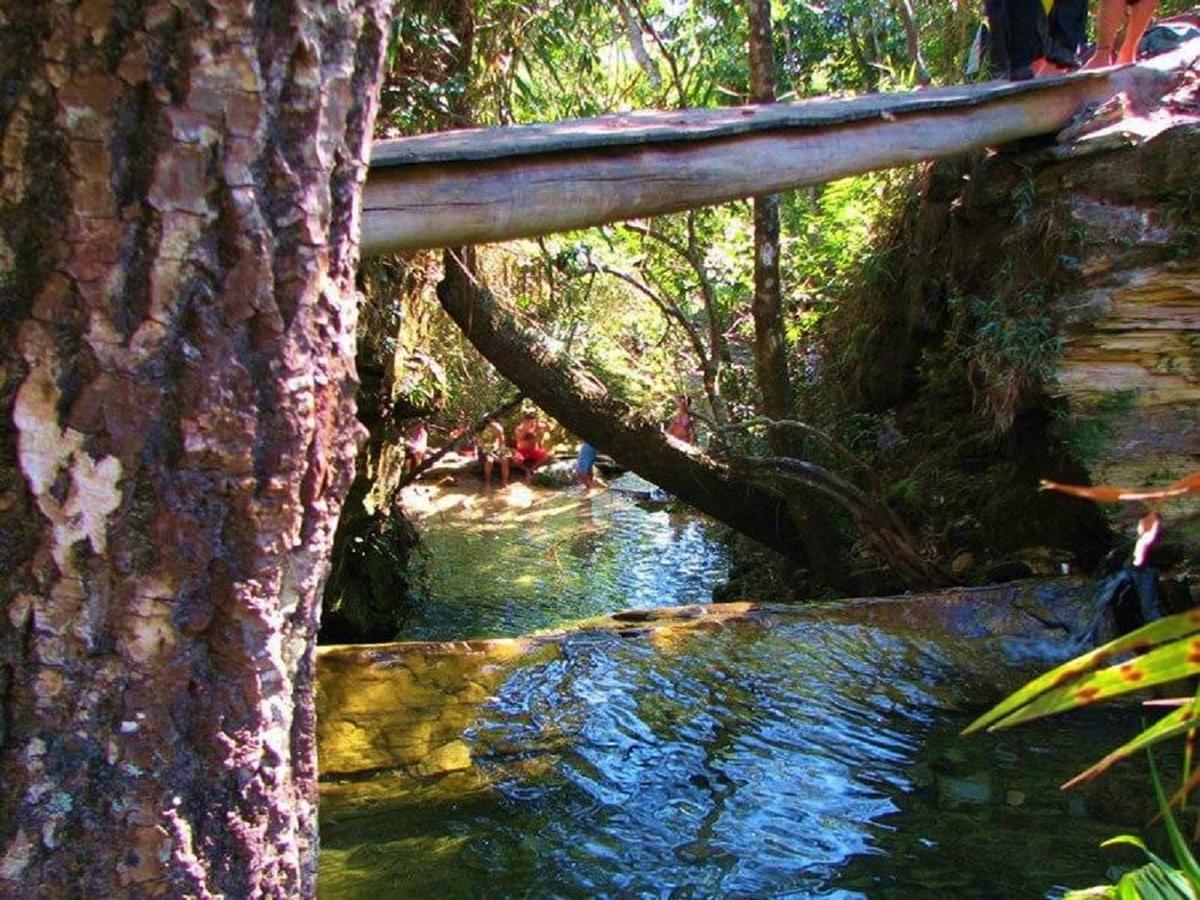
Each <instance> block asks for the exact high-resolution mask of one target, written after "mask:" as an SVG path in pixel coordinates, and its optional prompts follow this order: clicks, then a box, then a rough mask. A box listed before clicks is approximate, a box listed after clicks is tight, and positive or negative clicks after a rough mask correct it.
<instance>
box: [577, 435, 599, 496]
mask: <svg viewBox="0 0 1200 900" xmlns="http://www.w3.org/2000/svg"><path fill="white" fill-rule="evenodd" d="M598 453H599V451H598V450H596V448H595V447H594V446H592V445H591V444H589V443H588V442H587V441H584V442H583V443H582V444H580V445H579V456H578V457H577V458H576V459H575V480H576V481H578V482H579V483H580V484H582V485H583V489H584V491H585V492H586V491H590V490H591V489H592V486H593V485H594V484H595V483H596V456H597V454H598Z"/></svg>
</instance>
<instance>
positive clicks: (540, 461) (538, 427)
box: [513, 408, 550, 484]
mask: <svg viewBox="0 0 1200 900" xmlns="http://www.w3.org/2000/svg"><path fill="white" fill-rule="evenodd" d="M549 430H550V426H549V425H547V424H546V423H545V422H543V421H541V420H540V419H538V417H537V415H536V413H534V411H533V410H532V409H530V408H526V409H525V411H524V412H522V413H521V421H520V422H518V423H517V427H516V428H515V429H514V430H513V443H514V444H515V445H516V452H514V453H513V462H515V463H516V464H517V465H518V466H520V467H521V468H523V469H524V470H525V482H526V483H527V484H532V483H533V473H534V472H536V471H537V470H538V468H539V467H540V466H543V465H545V464H546V463H547V462H549V461H550V451H549V450H547V449H546V448H545V447H543V446H542V438H543V437H544V436H545V435H546V433H547V432H548V431H549Z"/></svg>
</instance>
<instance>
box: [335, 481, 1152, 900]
mask: <svg viewBox="0 0 1200 900" xmlns="http://www.w3.org/2000/svg"><path fill="white" fill-rule="evenodd" d="M492 503H493V504H500V506H496V505H493V506H492V507H491V508H488V507H486V505H475V506H467V507H463V506H461V505H459V506H457V507H455V508H454V509H453V510H452V511H447V512H443V513H439V514H436V515H432V516H431V518H430V519H429V520H428V521H427V523H426V533H427V534H428V535H429V541H430V544H431V545H432V547H433V549H434V554H433V557H432V560H431V565H433V566H434V567H435V568H434V571H433V572H432V573H431V577H432V581H433V584H434V586H435V590H436V591H437V593H436V595H435V599H436V602H435V603H433V604H431V605H430V607H429V608H428V609H427V610H426V611H425V613H424V614H423V615H422V616H421V618H420V619H419V620H417V621H414V623H413V637H414V638H421V639H436V640H449V639H464V638H483V637H495V636H503V635H520V634H524V633H527V632H531V631H534V630H537V629H546V628H549V627H551V626H553V625H555V624H558V623H561V622H562V621H564V620H568V619H577V618H581V617H585V616H592V615H596V614H598V613H607V612H611V611H614V610H617V609H621V608H630V607H646V606H654V605H675V604H681V603H692V602H697V601H702V600H704V599H706V594H707V591H708V590H710V589H711V585H712V583H713V582H714V581H715V580H718V579H719V578H720V577H721V576H722V574H723V572H724V571H725V568H726V567H727V565H728V560H727V555H726V553H725V550H724V548H723V547H722V545H721V544H720V543H719V542H718V541H717V540H716V539H715V538H714V536H713V533H712V531H711V530H710V528H711V526H709V525H707V524H706V523H705V522H703V521H702V520H700V519H698V518H694V517H688V516H683V515H680V514H677V513H668V512H666V511H664V510H661V509H642V508H640V507H638V506H636V505H635V504H632V503H630V502H628V501H626V500H623V499H621V498H619V497H617V496H614V495H610V494H604V495H601V496H599V497H596V498H593V499H591V500H582V501H581V500H580V498H579V496H578V494H562V495H542V494H540V492H539V493H535V494H534V495H531V499H530V502H529V504H528V505H527V506H525V507H521V506H520V504H517V505H516V506H515V507H513V508H508V509H504V508H501V506H503V501H492ZM585 506H586V507H587V508H586V509H585V508H584V507H585ZM477 559H478V560H480V561H481V565H479V566H474V565H473V561H475V560H477ZM764 599H769V598H764ZM1018 646H1019V645H1018V644H1015V643H1014V642H1012V641H1011V640H1006V639H1000V638H985V637H979V636H978V635H972V636H966V635H964V634H962V633H959V634H956V633H954V632H953V631H947V630H945V629H928V630H926V629H921V628H913V627H911V626H909V625H905V624H904V623H903V622H900V621H891V622H889V620H887V619H884V620H871V622H870V624H867V622H866V621H856V620H855V616H854V615H847V614H828V615H827V614H825V613H823V612H822V611H821V610H820V609H814V608H802V609H797V608H784V607H770V606H768V607H766V608H763V609H758V610H755V611H753V612H752V613H751V614H746V615H739V616H735V617H732V618H730V619H729V620H728V621H725V622H723V623H721V624H719V625H718V624H714V623H709V622H700V623H699V624H696V623H695V622H691V623H688V622H686V621H685V622H684V623H683V624H682V625H680V626H678V627H676V626H675V625H669V626H664V627H650V626H649V625H648V624H647V623H641V622H639V621H637V620H636V618H635V617H631V618H630V619H629V620H626V621H625V622H624V624H621V625H620V626H619V627H615V628H612V627H610V628H604V629H601V628H590V627H589V628H584V629H581V630H574V631H569V632H567V633H565V634H564V635H563V636H560V637H555V638H540V639H537V640H532V641H530V640H494V641H474V642H472V643H470V644H467V643H460V644H457V645H454V646H448V645H441V646H437V647H434V646H425V647H420V646H414V647H412V648H397V649H395V650H394V651H388V652H387V653H384V652H383V651H380V653H379V654H377V655H374V656H372V655H370V654H369V653H366V652H365V651H354V652H351V651H349V650H347V651H346V652H344V653H343V652H342V651H340V650H338V649H337V648H334V649H333V650H331V651H330V652H329V653H328V654H327V655H326V656H324V657H323V658H322V667H323V671H322V676H321V677H322V682H323V686H322V691H323V693H322V694H321V697H322V698H323V699H321V700H320V701H319V702H321V703H323V704H324V706H323V708H322V711H321V716H322V719H319V721H323V722H324V723H325V724H324V726H323V727H324V729H325V730H324V731H323V732H322V737H321V740H322V766H323V770H324V771H326V780H325V781H324V783H323V786H322V806H321V845H322V853H321V871H320V881H319V893H320V895H321V896H322V897H328V898H334V897H364V898H365V897H595V896H636V897H711V896H733V897H738V896H742V897H761V896H791V897H996V898H1009V897H1040V896H1054V895H1056V894H1058V893H1061V891H1062V889H1063V888H1064V887H1084V886H1087V885H1089V884H1094V883H1098V882H1101V881H1104V880H1105V879H1106V878H1108V877H1111V876H1112V874H1113V873H1112V872H1111V871H1109V868H1110V866H1113V865H1120V866H1124V867H1129V866H1131V865H1133V864H1135V863H1139V862H1140V861H1139V860H1137V859H1136V857H1135V856H1134V855H1133V854H1131V853H1130V852H1127V851H1125V850H1121V849H1118V850H1101V849H1099V848H1098V846H1097V845H1098V844H1099V842H1100V841H1101V840H1103V839H1105V838H1107V837H1110V836H1112V835H1115V834H1118V833H1122V832H1126V831H1137V830H1139V829H1141V830H1142V832H1143V834H1144V835H1146V836H1148V837H1149V836H1153V837H1155V838H1157V837H1158V834H1157V830H1156V829H1146V828H1145V823H1146V821H1147V820H1148V818H1149V816H1150V815H1151V813H1152V800H1151V798H1150V796H1149V786H1148V782H1147V780H1146V777H1145V772H1144V766H1143V764H1141V763H1140V762H1137V763H1126V764H1124V765H1122V766H1119V767H1118V768H1117V769H1116V770H1115V771H1114V772H1113V773H1111V774H1109V775H1108V776H1106V777H1105V778H1103V779H1101V780H1100V781H1099V782H1097V783H1095V784H1092V785H1087V786H1084V787H1083V788H1082V789H1076V790H1074V791H1072V792H1069V793H1063V792H1060V791H1059V790H1058V785H1059V784H1060V783H1061V782H1062V781H1064V780H1066V778H1067V777H1069V776H1070V775H1072V774H1074V773H1075V772H1077V771H1078V770H1079V769H1081V768H1082V767H1083V766H1085V765H1086V764H1087V763H1089V762H1092V761H1094V760H1095V758H1097V757H1098V756H1100V755H1102V754H1103V752H1104V751H1105V750H1106V749H1109V748H1111V747H1112V746H1115V745H1116V744H1117V743H1119V742H1120V740H1121V739H1122V738H1123V737H1124V736H1127V735H1129V734H1131V733H1132V732H1133V731H1134V730H1135V728H1136V726H1137V721H1138V716H1137V713H1136V710H1130V709H1128V708H1127V709H1119V708H1118V709H1104V708H1099V709H1095V710H1091V711H1088V712H1086V713H1084V714H1081V715H1075V716H1068V717H1063V718H1057V719H1051V720H1047V721H1044V722H1041V723H1033V724H1031V725H1028V726H1024V727H1021V728H1018V729H1016V730H1014V731H1011V732H1002V733H999V734H996V735H982V736H976V737H972V738H960V737H959V736H958V732H959V731H960V730H961V729H962V727H963V726H965V725H966V724H967V723H968V722H969V721H970V720H971V719H972V718H973V717H974V716H975V715H976V714H978V713H979V712H981V711H982V710H983V709H984V708H986V707H987V706H988V705H990V704H991V703H993V702H995V701H996V700H998V699H999V698H1000V697H1001V696H1002V695H1003V694H1004V693H1005V692H1006V691H1008V690H1009V689H1011V688H1012V687H1015V686H1016V685H1017V684H1019V683H1020V682H1021V681H1022V680H1023V679H1024V678H1025V677H1027V676H1028V675H1029V674H1031V673H1032V672H1034V671H1036V670H1037V669H1038V668H1040V667H1042V666H1043V665H1044V660H1030V659H1028V658H1025V659H1024V661H1017V660H1016V659H1015V656H1016V655H1018V654H1015V652H1014V650H1015V649H1016V648H1018ZM1026 649H1027V648H1026ZM356 654H357V655H356ZM388 654H391V655H388ZM401 697H403V698H408V699H407V700H404V703H407V704H408V705H407V706H404V705H403V703H401V701H400V700H399V699H397V698H401ZM397 703H400V704H401V705H400V706H396V705H395V704H397ZM374 717H380V718H381V719H382V718H387V717H391V718H390V719H389V723H388V724H385V725H380V726H379V733H382V734H384V737H383V738H380V737H379V736H378V734H375V732H374V731H373V729H374V728H375V726H376V725H378V723H375V722H374ZM414 723H415V724H414ZM415 734H419V737H414V736H413V735H415ZM372 735H373V736H372ZM414 742H415V743H414ZM413 747H416V748H417V749H416V750H413ZM405 752H409V755H408V756H407V757H405V756H404V754H405ZM330 769H333V770H335V771H333V772H330Z"/></svg>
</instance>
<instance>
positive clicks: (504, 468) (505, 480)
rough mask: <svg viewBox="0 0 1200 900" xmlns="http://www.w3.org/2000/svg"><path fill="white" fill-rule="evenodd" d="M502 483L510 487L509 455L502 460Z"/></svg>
mask: <svg viewBox="0 0 1200 900" xmlns="http://www.w3.org/2000/svg"><path fill="white" fill-rule="evenodd" d="M500 483H501V484H502V485H503V486H504V487H508V457H507V456H506V457H504V458H503V459H501V460H500Z"/></svg>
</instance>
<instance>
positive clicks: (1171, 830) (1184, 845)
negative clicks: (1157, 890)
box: [1146, 752, 1200, 888]
mask: <svg viewBox="0 0 1200 900" xmlns="http://www.w3.org/2000/svg"><path fill="white" fill-rule="evenodd" d="M1146 756H1147V758H1148V759H1149V760H1150V780H1151V782H1153V784H1154V796H1155V798H1156V799H1157V800H1158V810H1159V812H1160V813H1161V814H1162V817H1163V822H1164V824H1165V825H1166V826H1167V837H1168V839H1169V840H1170V841H1171V851H1172V852H1173V853H1174V854H1175V862H1177V863H1179V868H1181V869H1183V871H1184V874H1186V875H1187V878H1188V881H1190V882H1191V883H1192V887H1193V888H1196V887H1200V866H1198V865H1196V857H1194V856H1192V850H1191V848H1190V847H1188V842H1187V839H1186V838H1185V837H1184V836H1183V832H1182V831H1180V830H1179V823H1178V822H1176V821H1175V816H1174V815H1173V814H1172V812H1171V806H1170V804H1169V803H1167V796H1166V794H1164V793H1163V787H1162V781H1161V780H1160V779H1159V777H1158V767H1157V766H1155V765H1154V754H1153V753H1149V752H1147V753H1146Z"/></svg>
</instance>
